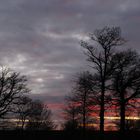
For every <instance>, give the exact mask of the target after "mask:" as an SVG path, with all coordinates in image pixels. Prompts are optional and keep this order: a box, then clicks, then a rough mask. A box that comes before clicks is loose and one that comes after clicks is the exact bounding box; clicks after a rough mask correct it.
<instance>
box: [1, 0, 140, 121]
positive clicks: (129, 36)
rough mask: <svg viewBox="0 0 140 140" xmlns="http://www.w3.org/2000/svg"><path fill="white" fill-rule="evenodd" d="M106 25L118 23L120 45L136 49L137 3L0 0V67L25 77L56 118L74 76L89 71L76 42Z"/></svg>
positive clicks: (123, 0) (117, 0)
mask: <svg viewBox="0 0 140 140" xmlns="http://www.w3.org/2000/svg"><path fill="white" fill-rule="evenodd" d="M104 26H120V27H121V29H122V36H123V37H124V38H125V39H126V40H128V42H127V44H126V45H124V46H123V47H125V46H129V47H131V48H134V49H137V51H139V50H140V49H139V44H140V36H139V35H140V28H139V26H140V1H139V0H0V65H2V66H7V67H10V68H11V69H13V70H15V71H17V72H21V74H24V75H26V76H27V77H28V81H29V87H30V89H31V90H32V94H31V97H32V98H34V99H40V100H42V101H43V102H46V103H47V104H48V106H49V107H50V108H51V109H53V111H54V112H55V113H56V114H57V115H56V117H57V119H58V118H60V114H59V113H58V112H60V110H61V108H62V106H63V103H64V96H65V95H66V94H68V93H69V92H70V90H71V87H72V79H73V77H74V75H75V74H76V73H77V72H81V71H84V70H87V69H89V67H88V62H87V61H86V56H85V55H84V54H83V50H82V48H81V46H80V43H79V42H80V40H86V39H87V36H88V34H89V33H91V32H93V31H94V30H95V29H100V28H103V27H104Z"/></svg>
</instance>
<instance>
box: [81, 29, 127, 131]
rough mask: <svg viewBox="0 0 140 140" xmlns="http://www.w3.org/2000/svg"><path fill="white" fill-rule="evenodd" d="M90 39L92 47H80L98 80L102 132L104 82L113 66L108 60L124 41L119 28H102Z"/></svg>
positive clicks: (82, 43)
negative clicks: (92, 42) (92, 43)
mask: <svg viewBox="0 0 140 140" xmlns="http://www.w3.org/2000/svg"><path fill="white" fill-rule="evenodd" d="M90 39H91V40H92V41H94V45H91V44H90V43H88V42H85V41H82V42H81V46H82V47H83V48H84V49H85V54H86V55H87V57H88V61H90V62H92V63H93V66H92V67H93V68H94V69H95V70H96V72H97V73H98V75H99V79H100V91H99V92H100V93H101V96H100V131H101V132H104V112H105V102H104V100H105V99H104V98H105V93H106V82H107V80H108V77H109V75H110V73H111V72H112V70H113V67H114V65H110V59H111V57H112V55H113V51H114V47H115V46H120V45H122V44H123V43H124V42H125V41H124V39H123V38H122V37H121V30H120V28H119V27H112V28H109V27H104V28H103V29H99V30H96V31H95V32H94V33H93V34H90Z"/></svg>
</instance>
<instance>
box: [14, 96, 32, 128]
mask: <svg viewBox="0 0 140 140" xmlns="http://www.w3.org/2000/svg"><path fill="white" fill-rule="evenodd" d="M31 112H32V99H30V98H29V97H26V96H23V97H21V98H19V100H18V103H17V104H16V107H15V111H14V113H16V117H17V118H18V119H19V122H18V125H19V124H20V126H21V129H22V130H23V129H24V128H25V126H26V121H27V120H28V119H29V116H30V114H31Z"/></svg>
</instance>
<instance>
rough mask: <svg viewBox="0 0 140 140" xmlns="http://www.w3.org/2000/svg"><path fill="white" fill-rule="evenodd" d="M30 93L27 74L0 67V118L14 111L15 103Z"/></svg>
mask: <svg viewBox="0 0 140 140" xmlns="http://www.w3.org/2000/svg"><path fill="white" fill-rule="evenodd" d="M26 93H29V89H28V88H27V78H26V76H21V75H20V73H17V72H13V71H12V70H10V69H6V68H1V69H0V118H3V117H4V116H5V115H6V114H7V113H8V112H9V111H12V108H13V106H12V105H13V104H16V103H17V100H18V99H19V98H20V97H21V96H23V95H24V94H26Z"/></svg>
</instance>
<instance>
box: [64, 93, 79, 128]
mask: <svg viewBox="0 0 140 140" xmlns="http://www.w3.org/2000/svg"><path fill="white" fill-rule="evenodd" d="M65 101H66V103H65V108H64V119H65V123H64V126H63V128H64V130H76V129H78V127H79V126H78V120H79V115H78V108H77V104H76V103H75V99H74V98H73V96H66V98H65Z"/></svg>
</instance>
